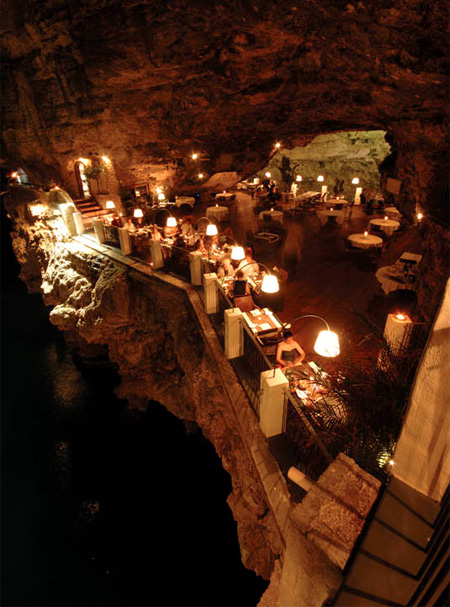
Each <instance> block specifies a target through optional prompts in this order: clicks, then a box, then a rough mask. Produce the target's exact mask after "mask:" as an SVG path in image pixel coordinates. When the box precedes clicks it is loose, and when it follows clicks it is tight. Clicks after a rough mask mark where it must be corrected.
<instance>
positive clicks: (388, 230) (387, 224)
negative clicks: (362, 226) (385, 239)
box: [369, 218, 400, 236]
mask: <svg viewBox="0 0 450 607" xmlns="http://www.w3.org/2000/svg"><path fill="white" fill-rule="evenodd" d="M369 224H370V225H371V226H378V227H379V228H381V229H382V230H383V232H384V233H385V234H387V235H388V236H392V234H393V233H394V232H395V230H398V228H399V227H400V222H399V221H396V220H395V219H381V218H379V219H371V220H370V221H369Z"/></svg>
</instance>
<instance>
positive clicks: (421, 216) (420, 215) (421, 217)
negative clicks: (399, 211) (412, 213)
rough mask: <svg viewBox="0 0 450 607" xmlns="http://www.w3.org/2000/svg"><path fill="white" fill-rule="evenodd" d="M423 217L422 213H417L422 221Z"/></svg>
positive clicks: (418, 218)
mask: <svg viewBox="0 0 450 607" xmlns="http://www.w3.org/2000/svg"><path fill="white" fill-rule="evenodd" d="M422 219H423V215H422V213H417V220H418V221H421V220H422Z"/></svg>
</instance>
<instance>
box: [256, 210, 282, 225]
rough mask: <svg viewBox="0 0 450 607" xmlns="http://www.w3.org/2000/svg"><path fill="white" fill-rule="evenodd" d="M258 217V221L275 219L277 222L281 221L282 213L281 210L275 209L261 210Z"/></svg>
mask: <svg viewBox="0 0 450 607" xmlns="http://www.w3.org/2000/svg"><path fill="white" fill-rule="evenodd" d="M258 219H259V220H260V221H277V222H278V223H283V219H284V213H283V211H276V210H275V209H274V210H273V211H272V210H267V211H261V213H260V214H259V215H258Z"/></svg>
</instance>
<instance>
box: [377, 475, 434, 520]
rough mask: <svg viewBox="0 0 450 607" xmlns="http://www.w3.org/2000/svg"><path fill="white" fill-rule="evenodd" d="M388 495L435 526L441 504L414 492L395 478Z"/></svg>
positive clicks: (390, 484) (392, 480)
mask: <svg viewBox="0 0 450 607" xmlns="http://www.w3.org/2000/svg"><path fill="white" fill-rule="evenodd" d="M388 493H390V494H391V495H394V496H395V497H396V498H397V499H398V500H400V501H402V502H403V503H404V504H405V505H406V506H407V507H408V508H410V509H411V510H412V511H414V512H415V513H416V514H417V516H420V517H421V518H422V519H423V520H424V522H426V523H428V524H429V525H433V523H434V522H435V520H436V517H437V515H438V514H439V507H440V506H439V504H438V503H437V502H433V501H432V500H430V498H429V497H427V496H426V495H423V493H419V492H418V491H414V490H413V489H411V487H409V486H408V485H407V484H406V483H404V482H402V481H401V480H399V479H398V478H395V477H393V478H392V479H391V481H390V483H389V488H388Z"/></svg>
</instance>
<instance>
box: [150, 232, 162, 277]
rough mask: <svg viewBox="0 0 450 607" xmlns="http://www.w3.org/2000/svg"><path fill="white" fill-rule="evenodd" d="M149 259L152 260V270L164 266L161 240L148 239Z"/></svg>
mask: <svg viewBox="0 0 450 607" xmlns="http://www.w3.org/2000/svg"><path fill="white" fill-rule="evenodd" d="M150 259H151V260H152V267H153V269H154V270H158V269H159V268H162V267H163V266H164V259H163V255H162V249H161V242H160V241H159V240H153V239H152V240H150Z"/></svg>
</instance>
